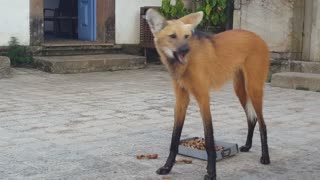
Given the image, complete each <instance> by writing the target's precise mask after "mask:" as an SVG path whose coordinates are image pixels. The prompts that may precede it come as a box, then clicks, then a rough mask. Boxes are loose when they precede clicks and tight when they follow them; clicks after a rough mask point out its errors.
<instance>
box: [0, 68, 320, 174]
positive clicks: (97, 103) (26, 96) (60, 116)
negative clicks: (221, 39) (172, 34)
mask: <svg viewBox="0 0 320 180" xmlns="http://www.w3.org/2000/svg"><path fill="white" fill-rule="evenodd" d="M159 69H160V68H159V66H155V67H148V68H147V69H142V70H131V71H118V72H101V73H87V74H66V75H58V74H47V73H44V72H40V71H37V70H32V69H14V71H13V77H12V78H9V79H1V80H0V122H1V123H0V151H1V153H0V178H1V179H32V180H33V179H77V180H78V179H119V180H120V179H121V180H123V179H129V180H131V179H134V180H135V179H137V180H140V179H141V180H142V179H161V178H162V177H161V176H158V175H156V173H155V171H156V169H157V168H158V167H160V166H161V165H163V163H164V161H165V159H166V156H167V155H168V150H169V144H170V138H171V131H172V125H173V104H174V96H173V93H172V91H171V82H170V78H169V76H168V74H167V73H166V72H165V71H161V70H159ZM265 92H266V93H265V101H264V104H265V108H264V115H265V120H266V123H267V126H268V136H269V137H268V138H269V147H270V156H271V165H268V166H265V165H261V164H259V158H260V155H261V152H260V138H259V132H258V130H257V129H256V131H255V134H254V142H253V148H252V150H251V151H250V152H249V153H239V154H238V155H237V156H235V157H232V158H229V159H226V160H223V161H219V162H218V163H217V174H218V179H224V180H225V179H230V180H233V179H243V180H247V179H261V180H262V179H292V180H300V179H304V180H309V179H310V180H311V179H318V177H319V175H320V159H319V148H320V138H319V137H320V121H319V119H320V113H319V107H320V93H317V92H309V91H297V90H291V89H281V88H273V87H270V86H269V84H267V86H266V91H265ZM212 114H213V118H214V123H213V124H214V130H215V137H216V139H218V140H223V141H227V142H233V143H238V144H239V145H242V144H243V143H244V142H245V137H246V132H247V127H246V126H247V125H246V120H245V114H244V112H243V110H242V109H241V106H240V104H239V103H238V100H237V98H236V97H235V95H234V93H233V90H232V86H231V85H227V86H226V87H225V88H224V89H223V90H222V91H220V92H216V93H212ZM192 136H203V128H202V122H201V119H200V115H199V110H198V107H197V105H196V103H195V101H194V100H192V102H191V105H190V107H189V109H188V114H187V119H186V123H185V127H184V130H183V135H182V138H187V137H192ZM145 153H158V154H159V157H160V158H159V159H157V160H137V159H136V158H135V155H136V154H145ZM205 167H206V162H205V161H201V160H193V164H177V165H176V166H175V167H174V168H173V170H172V173H171V174H169V175H168V176H169V177H170V178H171V179H187V180H188V179H190V180H191V179H192V180H196V179H199V180H200V179H203V175H204V174H205V169H206V168H205Z"/></svg>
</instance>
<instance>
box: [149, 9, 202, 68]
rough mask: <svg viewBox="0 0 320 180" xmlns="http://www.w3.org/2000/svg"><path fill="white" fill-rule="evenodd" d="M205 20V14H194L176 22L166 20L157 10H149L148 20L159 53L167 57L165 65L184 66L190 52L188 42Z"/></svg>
mask: <svg viewBox="0 0 320 180" xmlns="http://www.w3.org/2000/svg"><path fill="white" fill-rule="evenodd" d="M202 18H203V12H197V13H192V14H189V15H187V16H184V17H182V18H180V19H176V20H168V21H167V20H166V19H165V18H164V17H162V16H161V15H160V14H159V13H158V12H157V11H156V10H154V9H149V10H148V11H147V14H146V20H147V22H148V24H149V26H150V29H151V31H152V33H153V35H154V42H155V44H156V47H157V50H158V52H160V54H163V55H164V56H166V60H163V59H162V61H167V62H163V63H165V64H167V63H169V64H184V63H186V58H185V57H186V55H187V54H188V52H189V50H190V49H189V45H188V41H189V39H190V38H191V36H192V32H193V31H194V29H195V28H196V27H197V26H198V25H199V23H200V22H201V20H202Z"/></svg>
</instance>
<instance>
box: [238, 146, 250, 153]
mask: <svg viewBox="0 0 320 180" xmlns="http://www.w3.org/2000/svg"><path fill="white" fill-rule="evenodd" d="M239 149H240V151H241V152H249V150H250V149H251V146H247V145H244V146H241V147H240V148H239Z"/></svg>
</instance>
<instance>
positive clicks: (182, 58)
mask: <svg viewBox="0 0 320 180" xmlns="http://www.w3.org/2000/svg"><path fill="white" fill-rule="evenodd" d="M178 60H179V63H180V64H183V63H184V57H183V55H181V54H178Z"/></svg>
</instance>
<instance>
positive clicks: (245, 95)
mask: <svg viewBox="0 0 320 180" xmlns="http://www.w3.org/2000/svg"><path fill="white" fill-rule="evenodd" d="M201 19H202V13H194V14H191V15H188V16H185V17H183V18H181V19H179V20H171V21H167V22H166V24H165V26H162V25H163V24H161V22H162V21H163V20H164V19H163V18H162V17H161V16H160V15H158V14H157V13H155V12H154V11H150V12H149V13H148V19H147V20H148V21H149V25H150V27H151V29H152V30H153V33H154V36H155V45H156V48H157V51H158V53H159V55H160V57H161V61H162V62H163V64H165V65H166V67H167V68H168V70H169V72H170V74H171V76H172V82H173V87H174V92H175V96H176V105H175V127H174V133H173V138H172V144H171V151H170V156H169V157H168V160H167V163H166V165H165V166H163V167H162V168H160V169H159V170H158V173H159V174H166V173H168V172H170V170H171V168H172V166H173V165H172V163H173V158H174V157H175V154H176V151H177V140H178V139H179V138H180V135H181V130H182V126H183V123H184V119H185V114H186V110H187V107H188V104H189V99H190V97H189V96H190V94H191V95H193V96H194V97H195V99H196V100H197V102H198V104H199V107H200V112H201V116H202V119H203V123H204V127H205V136H206V143H211V142H213V137H212V133H213V132H212V122H211V121H212V118H211V112H210V90H217V89H220V88H221V87H222V86H223V85H224V84H225V83H227V82H228V81H229V80H232V79H233V82H234V89H235V92H236V94H237V96H238V98H239V100H240V103H241V105H242V107H243V108H244V110H245V111H246V114H247V117H248V127H249V128H248V129H249V132H248V138H247V143H246V145H245V146H243V147H244V148H243V151H244V152H245V151H248V150H249V149H250V148H251V143H252V135H250V134H252V133H253V130H254V127H255V124H256V120H258V122H259V127H260V133H261V142H262V157H261V163H263V164H269V163H270V160H269V154H268V145H267V135H266V126H265V123H264V120H263V113H262V99H263V89H264V84H265V81H266V78H267V74H268V70H269V49H268V47H267V45H266V43H265V42H264V41H263V40H262V39H261V38H260V37H259V36H258V35H256V34H254V33H252V32H249V31H245V30H230V31H225V32H222V33H219V34H217V35H214V36H210V37H209V36H207V37H202V38H200V37H196V36H192V37H190V38H185V37H186V35H188V36H191V30H192V28H194V27H196V26H197V25H198V24H199V22H200V21H201ZM186 24H188V25H186ZM191 25H192V26H191ZM172 34H175V38H172V36H170V35H172ZM185 44H187V45H188V47H189V49H190V50H189V51H188V53H187V54H186V56H185V57H184V62H183V63H182V64H181V63H178V61H176V62H172V61H171V62H170V60H169V59H170V57H169V56H170V54H172V52H177V51H178V50H179V47H182V46H183V45H185ZM171 58H172V57H171ZM249 104H252V106H253V112H254V113H255V114H254V116H255V117H253V116H252V115H250V111H249V110H248V109H246V108H248V107H247V106H248V105H249ZM250 121H251V122H250ZM176 130H178V131H176ZM177 132H178V133H177ZM207 152H208V155H209V153H211V152H210V151H209V150H208V149H207ZM211 157H212V156H211ZM206 178H209V179H215V161H213V160H212V159H211V160H210V161H208V176H207V177H206Z"/></svg>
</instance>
